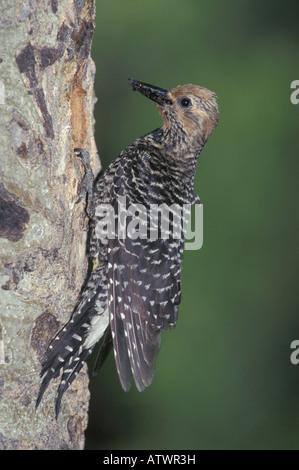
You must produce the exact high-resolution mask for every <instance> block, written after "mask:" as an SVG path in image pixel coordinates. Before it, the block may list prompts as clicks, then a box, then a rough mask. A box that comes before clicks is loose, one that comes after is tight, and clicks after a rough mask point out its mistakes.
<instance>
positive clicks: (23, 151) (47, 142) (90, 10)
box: [0, 0, 99, 449]
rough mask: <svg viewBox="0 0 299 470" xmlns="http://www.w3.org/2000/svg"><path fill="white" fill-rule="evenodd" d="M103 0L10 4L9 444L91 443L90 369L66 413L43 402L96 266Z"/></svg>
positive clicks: (4, 111) (4, 442) (3, 78)
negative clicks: (44, 380) (88, 193)
mask: <svg viewBox="0 0 299 470" xmlns="http://www.w3.org/2000/svg"><path fill="white" fill-rule="evenodd" d="M94 19H95V5H94V1H92V0H89V1H83V0H59V1H58V0H25V1H24V0H11V1H2V2H1V3H0V25H1V30H0V127H1V129H0V142H1V147H0V155H1V156H0V253H1V258H0V263H1V272H0V303H1V305H0V309H1V310H0V400H1V401H0V448H1V449H82V448H83V445H84V430H85V428H86V426H87V411H88V399H89V392H88V376H87V369H86V367H84V368H83V371H82V372H81V373H80V374H79V376H78V377H77V379H76V380H75V381H74V382H73V384H72V386H71V387H70V389H69V390H68V391H67V392H66V393H65V395H64V398H63V403H62V409H61V413H60V415H59V418H58V421H56V420H55V412H54V401H55V395H56V389H57V383H58V381H57V380H55V381H53V383H51V384H50V387H49V389H48V391H47V392H46V394H45V396H44V399H43V400H42V402H41V404H40V406H39V408H38V409H37V410H35V401H36V397H37V393H38V389H39V386H40V377H39V374H40V370H41V360H42V357H43V355H44V353H45V351H46V348H47V346H48V344H49V342H50V341H51V339H52V338H53V337H54V336H55V334H56V332H57V331H58V330H59V329H60V328H61V327H62V325H63V324H64V323H66V322H67V321H68V319H69V318H70V315H71V312H72V310H73V308H74V305H75V303H76V301H77V299H78V295H79V292H80V288H81V286H82V284H83V281H84V278H85V275H86V268H87V259H86V251H85V247H86V230H85V228H86V224H87V219H86V213H85V201H83V202H80V203H77V201H78V194H79V192H80V184H81V181H82V178H83V176H84V167H83V165H82V162H81V161H80V160H79V158H78V157H77V156H76V155H74V148H76V147H81V148H84V149H86V150H88V151H89V153H90V156H91V163H92V167H93V170H94V173H97V171H98V169H99V163H98V160H97V152H96V146H95V141H94V137H93V106H94V103H95V99H94V94H93V82H94V75H95V67H94V63H93V61H92V60H91V58H90V48H91V41H92V37H93V29H94Z"/></svg>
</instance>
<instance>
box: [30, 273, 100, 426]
mask: <svg viewBox="0 0 299 470" xmlns="http://www.w3.org/2000/svg"><path fill="white" fill-rule="evenodd" d="M108 323H109V315H108V311H107V278H106V276H105V272H104V269H103V266H98V267H97V268H96V269H95V270H94V271H93V273H92V274H91V276H90V278H89V280H88V283H87V285H86V287H85V290H84V292H83V294H82V297H81V300H80V303H79V305H78V307H77V308H76V310H75V311H74V313H73V316H72V318H71V320H70V321H69V323H67V325H66V326H65V327H64V328H63V329H62V330H61V331H60V332H59V333H58V335H57V336H56V338H55V339H54V340H53V341H52V343H51V344H50V346H49V349H48V351H47V354H46V358H45V362H44V363H43V365H42V371H41V377H44V378H43V381H42V384H41V387H40V390H39V394H38V397H37V401H36V407H37V406H38V405H39V403H40V401H41V399H42V397H43V394H44V392H45V390H46V389H47V387H48V385H49V383H50V382H51V380H52V379H54V378H56V377H58V376H59V375H60V373H61V371H62V375H61V381H60V385H59V387H58V393H57V398H56V418H57V417H58V414H59V409H60V404H61V399H62V396H63V394H64V392H65V391H66V389H67V388H68V387H69V385H70V384H71V383H72V382H73V380H74V379H75V378H76V376H77V374H78V372H79V371H80V370H81V368H82V367H83V365H84V363H85V362H86V360H87V358H88V356H89V355H90V354H91V352H92V350H93V348H94V346H95V345H96V343H97V342H98V340H99V339H100V338H101V337H102V336H103V334H104V332H105V330H106V329H107V326H108Z"/></svg>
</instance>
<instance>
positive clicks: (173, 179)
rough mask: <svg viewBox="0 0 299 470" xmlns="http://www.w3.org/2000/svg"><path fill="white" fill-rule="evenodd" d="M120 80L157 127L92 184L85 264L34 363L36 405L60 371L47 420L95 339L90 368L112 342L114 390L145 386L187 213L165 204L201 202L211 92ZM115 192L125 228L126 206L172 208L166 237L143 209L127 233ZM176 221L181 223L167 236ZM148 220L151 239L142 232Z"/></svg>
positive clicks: (173, 310)
mask: <svg viewBox="0 0 299 470" xmlns="http://www.w3.org/2000/svg"><path fill="white" fill-rule="evenodd" d="M129 84H130V85H131V86H132V87H133V90H138V91H139V92H140V93H141V94H142V95H144V96H146V97H147V98H149V99H150V100H153V101H154V102H156V104H157V107H158V111H159V113H160V114H161V116H162V118H163V126H162V127H160V128H158V129H156V130H154V131H152V132H150V133H148V134H146V135H144V136H143V137H140V138H138V139H136V140H135V141H134V142H133V143H132V144H131V145H129V146H128V147H127V148H126V149H124V150H123V151H122V152H121V153H120V154H119V156H118V157H117V158H116V159H115V160H114V161H113V162H112V163H111V164H110V166H109V167H108V168H107V169H106V171H105V172H104V173H103V175H102V176H100V178H99V179H96V180H95V182H94V184H93V198H92V201H91V202H90V204H89V210H88V215H89V218H90V243H89V256H90V259H91V261H92V264H93V270H92V272H91V275H90V277H89V279H88V280H87V282H86V285H85V288H84V290H83V292H82V294H81V297H80V299H79V302H78V305H77V307H76V308H75V310H74V312H73V315H72V317H71V320H70V321H69V323H68V324H66V326H65V327H64V328H63V329H62V330H61V331H60V332H59V333H58V335H57V336H56V338H55V339H54V340H53V341H52V343H51V345H50V346H49V349H48V352H47V353H46V358H45V361H44V363H43V365H42V371H41V377H43V381H42V384H41V387H40V391H39V395H38V398H37V406H38V404H39V403H40V401H41V399H42V396H43V394H44V392H45V390H46V388H47V387H48V385H49V383H50V381H51V380H52V379H53V378H56V377H58V376H59V375H60V374H61V380H60V385H59V387H58V392H57V398H56V418H57V417H58V414H59V409H60V405H61V399H62V396H63V393H64V392H65V390H66V389H67V388H68V386H69V385H70V384H71V383H72V381H73V380H74V379H75V377H76V376H77V374H78V372H79V371H80V369H81V368H82V366H83V364H84V363H85V362H86V360H87V358H88V357H89V355H90V354H91V352H92V351H93V349H94V347H95V345H96V344H97V343H98V341H99V340H100V339H101V338H102V343H101V347H100V350H99V355H98V358H97V360H96V365H95V371H96V372H97V371H98V370H99V369H100V368H101V366H102V364H103V362H104V360H105V358H106V357H107V355H108V353H109V351H110V349H112V348H113V350H114V356H115V362H116V368H117V372H118V376H119V379H120V383H121V385H122V387H123V389H124V390H125V391H128V390H129V388H130V386H131V381H132V378H133V379H134V382H135V384H136V387H137V389H138V390H139V391H142V390H144V389H145V387H148V386H149V385H150V384H151V382H152V379H153V376H154V366H155V360H156V357H157V355H158V352H159V349H160V344H161V331H162V330H167V329H169V328H171V327H174V326H175V324H176V322H177V318H178V307H179V304H180V302H181V260H182V255H183V247H184V233H185V228H184V227H185V224H184V222H186V220H185V219H184V216H182V217H181V219H179V222H177V219H175V217H174V214H173V213H174V210H173V207H179V208H181V207H183V206H186V205H187V206H188V207H189V206H191V205H192V204H199V203H200V201H199V198H198V196H197V195H196V194H195V192H194V190H193V183H194V175H195V169H196V164H197V161H198V157H199V155H200V153H201V151H202V149H203V147H204V145H205V143H206V142H207V140H208V138H209V136H210V134H211V132H212V131H213V129H214V127H215V126H216V125H217V123H218V107H217V98H216V95H215V94H214V93H213V92H211V91H209V90H208V89H206V88H203V87H201V86H195V85H182V86H177V87H176V88H173V89H171V90H170V91H168V90H165V89H163V88H160V87H157V86H153V85H150V84H147V83H144V82H139V81H137V80H133V79H129ZM120 200H121V202H122V204H123V205H124V206H125V207H124V210H125V211H127V212H125V213H126V215H127V218H126V223H127V227H128V226H129V224H130V223H133V226H134V210H137V213H139V215H140V213H142V208H143V209H144V211H145V213H147V211H149V210H150V208H151V207H157V206H160V205H161V204H164V206H166V207H169V208H172V209H171V210H170V212H171V213H172V216H173V217H172V218H171V215H170V219H171V221H170V224H169V228H168V231H167V235H168V236H167V237H165V236H162V225H163V219H162V220H161V217H160V218H159V217H156V218H154V223H152V225H151V226H149V223H148V220H147V218H146V217H143V216H144V214H143V215H142V217H141V219H142V221H143V229H144V230H143V232H142V230H140V232H142V233H143V236H141V235H142V234H141V233H140V236H139V237H138V236H137V237H136V233H135V236H129V234H128V233H127V232H126V225H124V221H123V220H122V210H121V209H120ZM129 207H130V208H131V209H130V210H129ZM132 207H133V209H134V210H133V211H132ZM103 208H104V209H105V210H106V212H105V210H104V211H103ZM109 210H110V215H111V214H112V215H113V220H112V229H111V233H110V236H103V230H102V228H103V220H104V219H105V217H104V214H106V215H107V213H108V212H109ZM107 211H108V212H107ZM138 211H139V212H138ZM189 213H190V211H189V212H188V214H187V218H188V215H189ZM185 218H186V217H185ZM105 220H106V219H105ZM109 220H110V219H109ZM138 220H140V219H138ZM140 225H142V224H140ZM177 225H180V227H181V228H182V230H181V231H180V235H179V236H174V235H173V231H172V229H173V228H174V227H175V226H176V228H177ZM153 227H154V229H155V230H156V232H155V233H156V237H151V234H152V230H153ZM139 228H140V227H139ZM107 232H108V230H107ZM157 234H158V236H157ZM164 235H165V234H164Z"/></svg>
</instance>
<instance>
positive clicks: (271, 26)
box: [86, 0, 299, 450]
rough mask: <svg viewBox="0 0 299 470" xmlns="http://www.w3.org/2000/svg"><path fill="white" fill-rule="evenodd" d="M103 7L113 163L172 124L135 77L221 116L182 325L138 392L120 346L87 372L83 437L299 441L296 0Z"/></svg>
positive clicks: (105, 136) (131, 2) (157, 442)
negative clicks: (206, 100)
mask: <svg viewBox="0 0 299 470" xmlns="http://www.w3.org/2000/svg"><path fill="white" fill-rule="evenodd" d="M96 3H97V20H96V31H95V37H94V43H93V58H94V60H95V62H96V66H97V75H96V85H95V87H96V95H97V97H98V103H97V105H96V110H95V117H96V139H97V145H98V150H99V153H100V156H101V160H102V164H103V167H104V168H106V167H107V165H108V164H109V163H110V162H111V161H112V160H113V159H114V158H115V157H116V156H117V155H118V153H119V152H120V151H121V150H122V149H123V148H124V147H126V146H127V145H128V144H130V143H131V142H132V141H133V140H134V139H135V138H136V137H139V136H141V135H143V134H145V133H146V132H148V131H150V130H153V129H155V128H156V127H158V126H160V125H161V123H162V122H161V118H160V116H159V114H158V112H157V110H156V108H155V105H154V104H153V103H152V102H150V101H149V100H146V99H145V98H143V97H141V95H139V94H137V93H135V94H133V93H132V90H131V88H130V87H129V86H128V85H127V79H128V77H134V78H136V79H138V80H142V81H146V82H149V83H153V84H155V85H158V86H160V87H164V88H172V87H174V86H176V85H178V84H184V83H194V84H197V85H202V86H205V87H207V88H209V89H211V90H213V91H215V92H216V93H217V95H218V97H219V109H220V122H219V125H218V127H217V128H216V130H215V131H214V133H213V134H212V136H211V138H210V140H209V142H208V144H207V146H206V147H205V149H204V151H203V153H202V155H201V157H200V160H199V164H198V167H197V176H196V183H195V190H196V192H197V193H198V194H199V196H200V198H201V201H202V202H203V205H204V244H203V247H202V249H200V250H199V251H187V252H185V257H184V262H183V287H182V288H183V301H182V304H181V307H180V311H179V321H178V324H177V327H176V328H175V329H174V330H173V331H171V332H164V334H163V338H162V347H161V351H160V354H159V356H158V360H157V364H156V375H155V378H154V381H153V383H152V385H151V386H150V387H149V388H148V389H147V390H145V391H144V392H143V393H139V392H137V391H136V388H135V386H132V388H131V391H130V392H129V393H124V392H123V391H122V389H121V386H120V383H119V380H118V377H117V373H116V368H115V365H114V359H113V356H112V355H111V357H110V358H109V359H108V361H107V363H106V364H105V366H104V368H103V369H102V371H101V372H100V374H99V375H98V376H97V377H96V378H95V379H93V380H92V381H91V384H90V389H91V403H90V419H89V426H88V429H87V433H86V448H87V449H142V448H143V449H184V450H189V449H299V365H298V366H297V367H296V366H294V365H292V364H291V362H290V354H291V349H290V344H291V342H292V341H293V340H294V339H299V315H298V291H297V289H298V287H297V285H296V283H295V279H296V275H297V266H298V251H296V235H297V233H298V228H299V227H298V217H297V213H298V203H299V198H298V178H297V169H298V165H297V161H298V154H299V137H298V130H299V129H298V124H299V104H298V105H297V106H296V105H293V104H291V101H290V95H291V92H292V90H291V88H290V84H291V82H292V81H293V80H296V79H297V80H299V67H298V65H299V63H298V62H299V28H298V15H299V2H298V0H294V1H290V0H286V1H284V2H282V1H281V0H280V1H276V0H263V1H262V2H261V1H258V0H248V1H240V0H227V1H225V2H224V1H223V0H214V1H208V0H184V1H183V0H150V1H149V0H143V1H142V2H141V1H137V0H98V1H97V2H96ZM94 359H95V356H94V355H93V357H92V358H91V361H90V362H89V367H90V368H91V367H92V365H93V362H94Z"/></svg>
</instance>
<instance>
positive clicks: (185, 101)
mask: <svg viewBox="0 0 299 470" xmlns="http://www.w3.org/2000/svg"><path fill="white" fill-rule="evenodd" d="M179 104H180V105H181V106H182V108H189V107H190V106H191V105H192V102H191V100H190V98H186V97H185V98H181V99H180V100H179Z"/></svg>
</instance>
